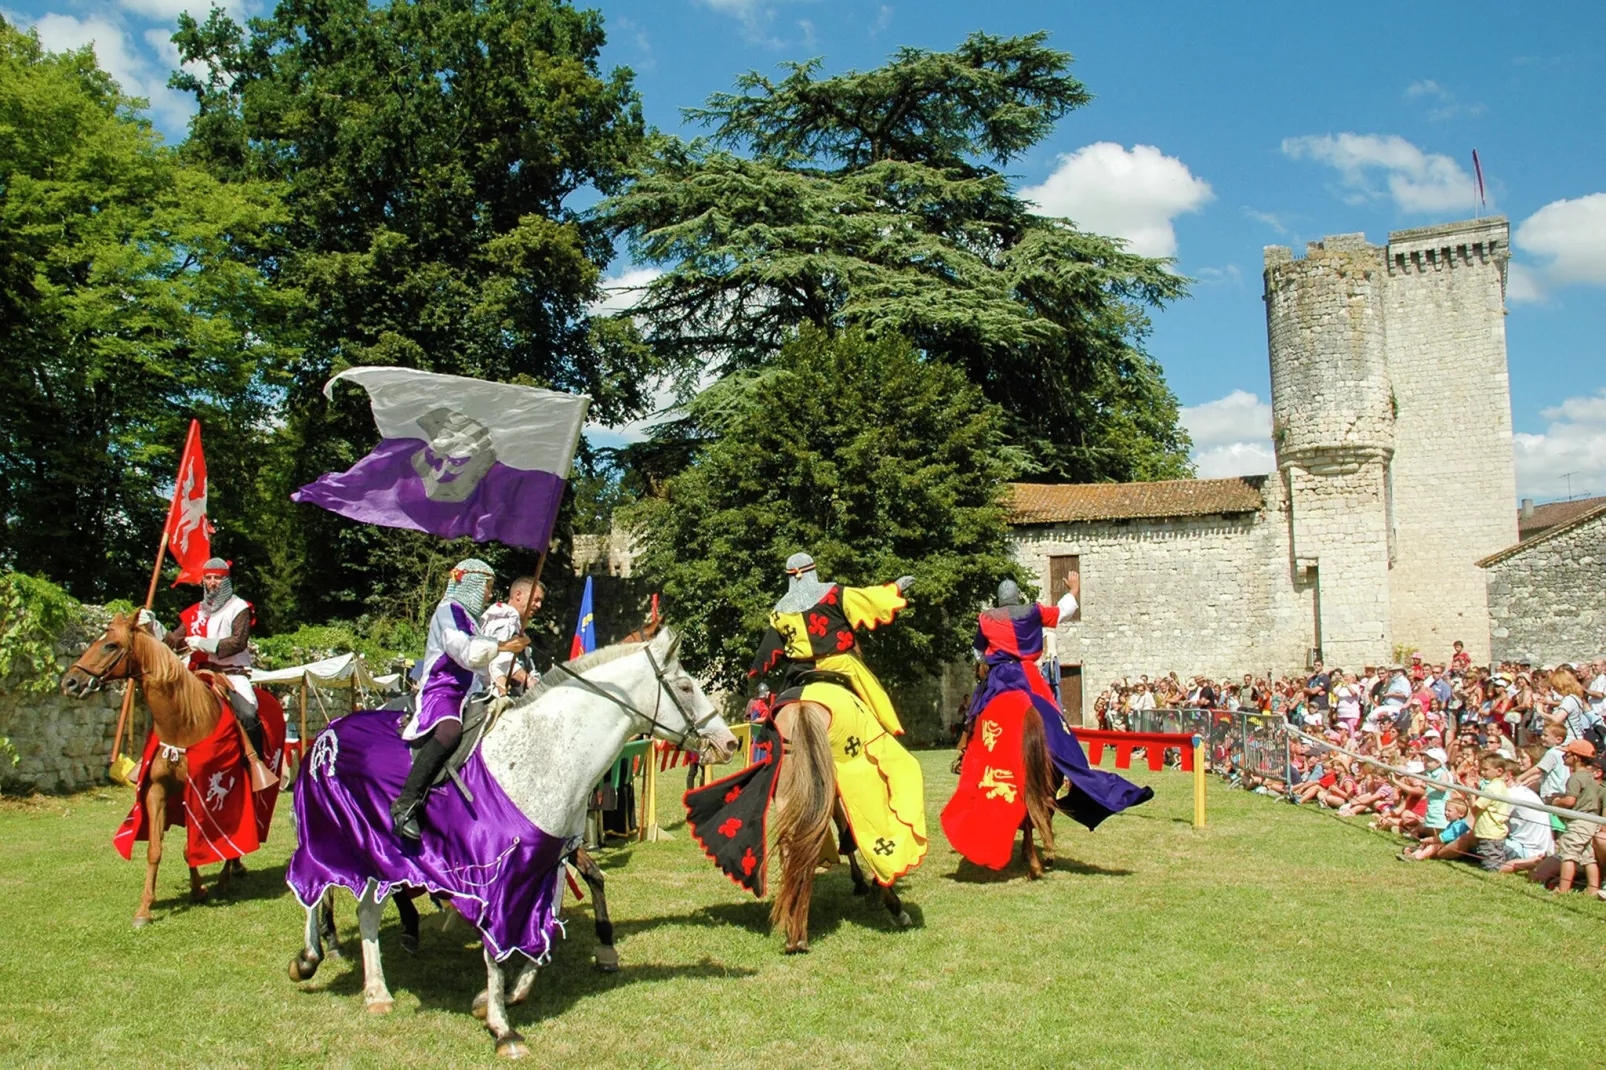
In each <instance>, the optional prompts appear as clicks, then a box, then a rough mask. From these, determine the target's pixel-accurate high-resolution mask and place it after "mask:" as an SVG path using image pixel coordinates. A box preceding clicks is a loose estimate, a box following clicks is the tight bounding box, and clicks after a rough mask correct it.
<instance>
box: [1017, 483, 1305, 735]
mask: <svg viewBox="0 0 1606 1070" xmlns="http://www.w3.org/2000/svg"><path fill="white" fill-rule="evenodd" d="M1267 494H1268V498H1269V499H1270V500H1269V501H1268V508H1267V509H1266V510H1265V511H1262V512H1260V513H1258V514H1254V515H1251V516H1232V517H1220V516H1215V517H1190V518H1185V519H1176V520H1134V521H1125V522H1121V521H1101V522H1083V523H1074V524H1058V525H1045V526H1041V527H1037V526H1034V527H1020V528H1016V529H1015V531H1014V533H1013V551H1014V554H1015V557H1016V559H1017V560H1018V561H1020V562H1021V564H1023V565H1024V566H1025V567H1026V568H1027V570H1028V571H1030V572H1033V573H1035V574H1036V577H1037V583H1038V585H1039V587H1040V589H1041V590H1042V592H1043V594H1042V595H1041V596H1040V597H1042V598H1045V599H1046V597H1047V592H1048V559H1049V557H1050V556H1053V555H1057V554H1078V555H1080V557H1081V561H1080V565H1081V574H1082V615H1081V620H1079V621H1075V622H1072V623H1068V624H1061V625H1060V627H1059V629H1058V640H1059V657H1060V662H1061V664H1062V665H1075V664H1078V663H1079V664H1081V666H1082V681H1083V692H1084V693H1083V703H1082V709H1083V720H1084V721H1089V722H1090V721H1091V718H1092V716H1093V699H1094V698H1095V697H1096V696H1097V695H1098V693H1099V691H1101V690H1102V689H1103V688H1104V687H1105V686H1106V685H1107V684H1108V683H1109V682H1110V681H1111V680H1117V679H1120V678H1122V677H1126V676H1130V677H1132V678H1133V679H1136V678H1137V677H1138V676H1139V675H1140V674H1143V673H1147V674H1149V675H1150V676H1151V677H1152V676H1154V675H1155V674H1157V673H1164V672H1169V671H1171V670H1173V669H1175V670H1176V671H1177V672H1179V673H1183V674H1188V675H1191V674H1194V673H1206V674H1208V675H1210V676H1211V677H1212V678H1219V677H1220V676H1222V675H1223V674H1233V675H1235V674H1239V673H1244V672H1255V673H1263V672H1266V671H1272V672H1277V673H1282V672H1286V671H1292V670H1294V669H1297V668H1300V667H1302V666H1303V665H1304V664H1305V655H1306V650H1307V647H1308V646H1309V645H1310V644H1311V642H1312V638H1313V636H1312V632H1313V624H1312V622H1313V619H1314V618H1313V613H1312V610H1313V607H1312V601H1311V594H1312V592H1311V590H1310V588H1309V587H1308V586H1302V587H1299V588H1296V587H1295V586H1294V583H1293V580H1292V578H1291V572H1290V570H1289V567H1288V560H1289V558H1288V539H1287V520H1286V516H1285V515H1284V513H1283V511H1282V510H1281V508H1280V507H1279V504H1280V503H1279V499H1280V497H1281V496H1280V495H1279V494H1278V493H1277V492H1276V490H1275V481H1274V480H1268V481H1267Z"/></svg>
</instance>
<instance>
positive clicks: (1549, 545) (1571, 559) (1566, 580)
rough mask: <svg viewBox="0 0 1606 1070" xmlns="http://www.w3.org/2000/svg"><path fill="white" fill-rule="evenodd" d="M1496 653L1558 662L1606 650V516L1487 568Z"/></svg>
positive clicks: (1502, 656) (1507, 657)
mask: <svg viewBox="0 0 1606 1070" xmlns="http://www.w3.org/2000/svg"><path fill="white" fill-rule="evenodd" d="M1484 575H1485V579H1486V580H1487V583H1488V591H1489V596H1488V597H1489V614H1490V617H1491V618H1492V621H1493V631H1492V642H1493V646H1494V657H1495V658H1496V659H1497V660H1499V661H1508V660H1509V661H1524V660H1526V661H1531V662H1532V663H1533V664H1535V665H1555V664H1557V663H1559V662H1563V661H1579V660H1584V659H1590V658H1597V657H1600V656H1601V655H1603V654H1606V514H1600V515H1597V516H1595V517H1594V518H1593V519H1591V520H1585V521H1584V522H1583V523H1581V524H1579V525H1578V526H1577V527H1575V528H1571V529H1569V530H1566V531H1563V532H1561V533H1560V534H1558V535H1555V536H1551V537H1543V538H1540V539H1538V540H1536V541H1535V543H1534V544H1533V545H1532V546H1529V547H1527V548H1525V549H1522V550H1517V551H1515V552H1513V553H1511V554H1510V555H1508V556H1504V557H1503V558H1502V559H1501V560H1498V561H1495V562H1493V563H1492V564H1490V565H1489V566H1488V567H1487V568H1486V569H1485V570H1484Z"/></svg>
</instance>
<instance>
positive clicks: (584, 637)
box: [569, 576, 597, 661]
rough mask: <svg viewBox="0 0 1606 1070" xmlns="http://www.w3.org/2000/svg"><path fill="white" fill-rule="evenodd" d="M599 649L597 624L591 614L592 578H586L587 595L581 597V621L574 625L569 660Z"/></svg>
mask: <svg viewBox="0 0 1606 1070" xmlns="http://www.w3.org/2000/svg"><path fill="white" fill-rule="evenodd" d="M595 649H597V622H596V619H595V618H594V617H593V616H592V613H591V577H590V576H587V577H586V590H585V594H583V595H581V596H580V619H579V620H577V621H575V624H574V642H572V643H570V644H569V660H570V661H573V660H574V659H575V658H577V657H579V656H580V655H581V654H589V653H591V652H592V651H593V650H595Z"/></svg>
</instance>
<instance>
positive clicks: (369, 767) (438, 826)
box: [285, 710, 565, 961]
mask: <svg viewBox="0 0 1606 1070" xmlns="http://www.w3.org/2000/svg"><path fill="white" fill-rule="evenodd" d="M400 729H401V723H400V719H399V718H398V715H397V714H396V713H394V712H389V711H384V710H363V711H359V712H357V713H353V714H350V715H348V716H346V717H341V718H339V719H338V720H335V721H333V722H332V723H331V724H330V725H329V727H328V728H326V729H324V730H323V731H322V732H320V733H319V734H318V737H317V739H315V740H314V741H313V743H312V747H311V749H310V750H309V751H308V752H307V758H306V761H305V763H304V765H303V766H302V770H301V775H300V776H299V777H297V778H296V786H295V815H296V827H297V829H298V831H299V834H300V842H299V843H298V844H297V845H296V849H295V853H294V854H292V855H291V856H290V868H289V871H288V872H287V873H286V874H285V882H286V883H287V884H289V885H290V889H291V890H292V891H293V892H295V894H296V898H297V899H299V900H300V901H301V905H302V906H305V907H310V906H311V905H312V904H314V903H316V902H317V901H318V900H319V898H320V897H321V896H322V895H323V893H324V892H325V891H326V890H327V889H329V888H330V887H332V886H336V885H338V886H340V887H342V888H346V889H348V890H350V891H351V893H352V894H353V895H358V896H360V895H361V894H362V891H363V888H364V886H366V885H367V883H368V881H369V880H370V879H372V880H374V881H376V882H377V885H378V891H377V895H378V897H379V898H380V899H381V900H383V899H385V898H386V897H388V896H389V895H390V893H391V891H392V890H393V889H395V888H398V887H409V888H423V889H425V890H426V891H429V892H430V893H432V894H435V895H446V896H450V897H451V900H452V906H453V907H455V908H456V910H457V912H458V913H459V914H461V915H463V917H465V918H467V919H468V921H469V922H471V923H472V924H473V925H474V927H475V928H477V929H479V931H480V935H481V936H482V937H484V939H485V946H486V947H488V948H490V950H491V953H492V954H493V955H494V956H495V957H496V958H497V960H498V961H500V960H502V959H505V958H507V957H508V956H509V955H511V954H512V953H513V952H515V951H519V952H522V953H524V954H525V955H528V956H529V957H530V958H532V959H539V958H540V957H541V956H543V955H545V954H546V953H547V952H548V951H549V950H550V948H551V946H552V937H553V934H554V933H555V932H557V931H559V930H560V929H561V925H560V923H559V922H558V920H557V908H558V907H559V905H561V902H562V880H561V878H562V874H563V866H562V861H563V854H564V850H563V849H564V847H565V841H564V839H563V838H561V837H558V836H553V835H551V834H549V833H547V832H546V831H544V830H543V829H540V828H538V827H537V826H536V825H535V824H534V823H533V822H531V821H530V819H529V818H527V817H525V816H524V814H523V812H522V811H520V810H519V808H518V807H516V806H515V805H514V804H513V802H512V800H510V799H509V798H508V797H507V793H506V792H504V791H503V790H502V787H501V785H499V784H498V783H497V782H496V781H495V780H494V779H493V778H492V777H491V775H490V772H489V771H488V770H487V769H486V768H485V761H484V758H483V757H482V756H481V755H480V754H479V753H478V752H476V753H475V754H474V755H473V756H472V757H470V758H469V760H468V762H467V763H466V764H465V765H464V766H463V768H462V769H461V770H460V771H459V773H458V775H459V777H460V778H461V779H462V781H463V783H464V784H465V785H466V786H467V787H468V789H469V792H470V793H471V794H472V796H473V800H474V801H473V802H469V801H468V799H466V798H464V796H463V793H462V792H461V791H460V790H458V788H457V786H456V785H455V784H453V783H451V782H449V781H448V782H447V783H445V784H443V785H441V786H440V787H437V788H435V789H434V790H433V791H432V792H431V793H430V795H429V799H428V801H427V802H426V803H425V805H424V808H423V814H422V820H421V824H422V825H423V830H424V837H423V842H422V843H420V844H416V845H415V844H409V843H406V842H405V841H403V840H402V839H401V837H399V836H397V835H396V834H395V833H394V832H393V831H392V830H391V821H390V804H391V801H392V800H394V799H395V798H396V796H397V794H399V793H400V791H401V787H402V783H403V781H405V780H406V779H407V771H408V768H409V767H410V764H411V756H410V754H409V753H408V748H407V745H406V743H404V742H403V741H402V739H401V735H400Z"/></svg>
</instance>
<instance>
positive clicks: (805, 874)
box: [770, 702, 914, 955]
mask: <svg viewBox="0 0 1606 1070" xmlns="http://www.w3.org/2000/svg"><path fill="white" fill-rule="evenodd" d="M775 726H776V727H777V728H778V729H780V733H781V739H782V741H783V742H782V744H781V747H782V750H783V752H784V753H785V755H786V759H785V761H783V762H782V763H781V770H780V774H779V777H778V780H777V783H776V785H775V833H776V836H775V843H776V851H777V852H778V853H779V855H780V861H781V883H780V887H779V888H778V889H777V890H776V893H775V902H774V904H772V905H771V907H770V924H771V925H776V926H784V927H785V929H786V946H785V952H786V953H787V954H788V955H792V954H797V953H800V952H806V951H808V949H809V900H810V899H811V898H812V896H813V892H814V870H815V866H816V865H817V864H819V863H821V862H825V863H832V862H835V861H836V860H837V852H838V850H840V851H841V852H842V853H844V854H846V855H847V856H848V867H849V869H850V870H851V871H852V874H853V894H854V895H866V894H868V893H869V891H870V885H869V884H868V883H866V882H865V879H864V873H863V872H862V871H861V870H860V869H859V859H858V856H857V854H856V851H857V849H858V845H857V844H856V843H854V842H853V835H852V833H851V832H850V831H849V829H848V821H847V814H846V812H845V811H844V810H843V808H842V803H841V801H840V800H839V799H838V798H837V788H836V762H835V761H833V760H832V758H831V743H830V729H831V711H830V710H828V709H826V708H825V707H824V706H821V705H820V704H818V703H815V702H792V703H788V704H787V705H785V706H782V707H781V708H780V709H779V710H778V711H776V714H775ZM833 822H834V823H835V825H836V829H837V833H838V837H839V839H838V843H837V844H833V843H832V842H831V826H832V824H833ZM880 894H881V900H882V902H883V903H884V904H885V905H886V908H887V912H888V913H889V914H891V915H892V920H893V923H894V924H895V925H897V926H898V927H899V928H900V929H906V928H908V927H909V926H910V925H912V924H914V922H913V920H912V919H911V918H910V917H909V913H908V911H906V910H904V909H903V901H902V900H900V899H899V898H898V893H897V892H896V891H894V890H893V888H892V886H891V885H883V886H880Z"/></svg>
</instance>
